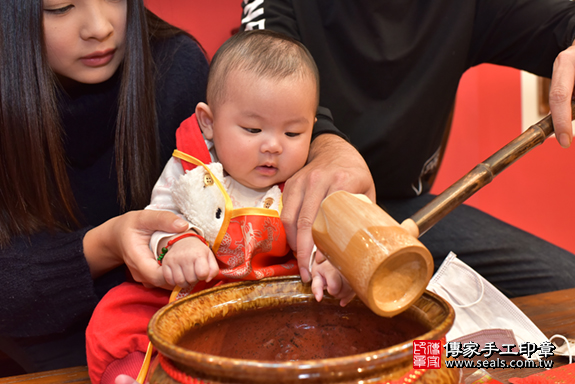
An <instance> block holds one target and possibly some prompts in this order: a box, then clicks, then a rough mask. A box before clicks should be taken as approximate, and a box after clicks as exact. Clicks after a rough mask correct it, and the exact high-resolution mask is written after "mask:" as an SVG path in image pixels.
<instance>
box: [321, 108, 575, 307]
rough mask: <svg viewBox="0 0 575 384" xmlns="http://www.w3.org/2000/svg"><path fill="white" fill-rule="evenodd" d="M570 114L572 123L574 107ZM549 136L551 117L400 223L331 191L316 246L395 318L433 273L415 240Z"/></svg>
mask: <svg viewBox="0 0 575 384" xmlns="http://www.w3.org/2000/svg"><path fill="white" fill-rule="evenodd" d="M572 111H574V113H573V116H572V119H575V103H574V104H573V105H572ZM552 134H553V122H552V120H551V116H550V115H549V116H547V117H545V118H544V119H542V120H541V121H539V122H538V123H536V124H534V125H532V126H531V127H530V128H529V129H528V130H526V131H525V132H523V133H522V134H521V135H519V136H518V137H517V138H515V139H514V140H512V141H511V142H510V143H509V144H507V145H506V146H504V147H503V148H501V149H500V150H499V151H497V152H496V153H495V154H494V155H492V156H491V157H489V158H488V159H487V160H485V161H484V162H482V163H480V164H479V165H477V166H476V167H475V168H474V169H473V170H471V171H470V172H469V173H468V174H466V175H465V176H463V177H462V178H461V179H460V180H458V181H457V182H456V183H454V184H453V185H452V186H450V187H449V188H447V189H446V190H445V191H444V192H442V193H441V194H440V195H438V196H437V197H436V198H435V199H433V200H432V201H431V202H430V203H429V204H427V205H426V206H425V207H423V208H422V209H420V210H419V211H418V212H416V213H415V214H414V215H413V216H411V218H409V219H407V220H405V221H404V222H403V223H401V225H400V224H398V223H397V222H396V221H395V220H394V219H393V218H392V217H391V216H389V215H388V214H387V213H386V212H385V211H383V210H382V209H381V208H380V207H379V206H377V205H376V204H374V203H372V202H371V201H370V200H369V199H367V197H365V196H363V195H353V194H350V193H348V192H344V191H338V192H335V193H333V194H331V195H329V196H328V197H326V198H325V199H324V201H323V202H322V204H321V207H320V209H319V212H318V215H317V217H316V219H315V221H314V224H313V226H312V234H313V238H314V241H315V244H316V245H317V247H318V249H319V250H320V251H321V252H322V253H323V254H324V255H326V257H327V258H328V260H329V261H330V262H331V263H332V264H334V265H335V266H336V267H337V268H338V269H339V270H340V271H341V273H342V274H343V275H344V276H345V277H346V279H347V280H348V281H349V283H350V285H351V286H352V288H353V289H354V291H355V292H356V294H357V295H358V297H359V298H360V299H361V300H362V301H363V302H364V303H365V304H366V305H367V306H368V307H369V308H370V309H371V310H372V311H373V312H375V313H377V314H379V315H381V316H387V317H390V316H394V315H396V314H398V313H400V312H402V311H404V310H405V309H407V308H409V307H410V306H411V305H412V304H413V303H414V302H415V301H416V300H417V299H418V298H419V297H420V296H421V295H422V294H423V292H424V291H425V288H426V287H427V284H428V283H429V280H430V279H431V275H432V274H433V258H432V256H431V254H430V252H429V251H428V250H427V248H425V246H424V245H423V244H422V243H421V242H419V240H417V238H418V237H419V236H421V235H422V234H424V233H425V232H426V231H427V230H429V229H430V228H431V227H432V226H433V225H434V224H435V223H437V222H438V221H439V220H441V219H442V218H443V217H444V216H445V215H447V214H448V213H449V212H451V211H452V210H453V209H455V208H456V207H457V206H459V205H460V204H461V203H463V202H464V201H465V200H467V199H468V198H469V197H470V196H471V195H473V194H474V193H475V192H477V191H478V190H479V189H481V188H482V187H483V186H485V185H486V184H488V183H489V182H491V180H493V178H494V177H495V176H496V175H498V174H499V173H500V172H501V171H503V170H504V169H505V168H507V167H508V166H509V165H511V164H512V163H513V162H515V161H516V160H517V159H519V158H520V157H521V156H523V155H524V154H525V153H527V152H529V151H530V150H531V149H533V148H534V147H536V146H537V145H539V144H541V143H543V142H544V141H545V139H546V138H547V137H549V136H550V135H552Z"/></svg>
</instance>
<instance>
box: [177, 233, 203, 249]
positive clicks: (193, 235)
mask: <svg viewBox="0 0 575 384" xmlns="http://www.w3.org/2000/svg"><path fill="white" fill-rule="evenodd" d="M186 237H197V238H198V239H200V240H201V241H202V243H204V244H205V245H207V246H208V247H209V246H210V244H209V243H208V242H207V240H206V239H204V238H203V237H202V236H200V235H198V234H197V233H184V234H183V235H180V236H178V237H175V238H173V239H172V240H170V241H168V245H166V247H171V246H172V245H174V244H175V243H176V242H178V241H180V240H182V239H184V238H186Z"/></svg>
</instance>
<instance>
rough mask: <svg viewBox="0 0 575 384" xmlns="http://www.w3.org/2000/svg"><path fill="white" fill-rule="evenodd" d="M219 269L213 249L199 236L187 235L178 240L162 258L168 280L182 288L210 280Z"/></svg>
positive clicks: (163, 269) (165, 277)
mask: <svg viewBox="0 0 575 384" xmlns="http://www.w3.org/2000/svg"><path fill="white" fill-rule="evenodd" d="M219 271H220V269H219V267H218V262H217V261H216V257H215V256H214V254H213V253H212V250H211V249H210V248H209V247H208V246H207V245H205V244H204V243H203V242H202V241H201V240H200V239H198V238H197V237H186V238H184V239H182V240H180V241H178V242H176V243H175V244H174V245H172V246H171V247H170V249H169V251H168V252H167V253H166V255H165V256H164V259H163V260H162V272H163V274H164V279H166V282H168V284H171V285H177V286H179V287H182V288H186V287H188V286H189V285H194V284H196V283H197V282H198V281H201V280H205V281H206V282H209V281H210V280H211V279H213V278H214V277H216V276H217V275H218V273H219Z"/></svg>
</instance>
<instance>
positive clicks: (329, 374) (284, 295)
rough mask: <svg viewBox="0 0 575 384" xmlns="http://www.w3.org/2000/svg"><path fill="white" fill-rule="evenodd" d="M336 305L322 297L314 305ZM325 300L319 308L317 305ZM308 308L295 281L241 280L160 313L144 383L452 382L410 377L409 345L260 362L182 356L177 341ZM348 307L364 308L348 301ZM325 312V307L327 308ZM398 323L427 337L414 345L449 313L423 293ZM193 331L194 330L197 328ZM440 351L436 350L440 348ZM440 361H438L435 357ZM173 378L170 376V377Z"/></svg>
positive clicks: (304, 289)
mask: <svg viewBox="0 0 575 384" xmlns="http://www.w3.org/2000/svg"><path fill="white" fill-rule="evenodd" d="M330 300H331V304H332V305H333V304H334V303H337V301H335V299H333V298H330V297H329V296H328V297H325V298H324V300H323V301H322V305H323V304H325V305H327V303H329V302H330ZM324 301H325V303H324ZM295 303H309V305H318V304H317V303H316V302H315V299H314V296H313V294H312V292H311V288H310V285H309V284H302V282H301V280H300V278H299V276H287V277H276V278H269V279H263V280H260V281H245V282H239V283H232V284H227V285H222V286H219V287H215V288H211V289H208V290H205V291H202V292H199V293H196V294H193V295H190V296H188V297H185V298H183V299H180V300H178V301H175V302H173V303H171V304H169V305H167V306H165V307H164V308H162V309H160V310H159V311H158V312H157V313H156V314H155V315H154V317H153V318H152V320H151V321H150V324H149V327H148V335H149V337H150V340H151V342H152V344H153V345H154V347H155V348H156V349H157V350H158V351H159V354H160V356H159V358H158V359H156V360H155V361H154V363H153V364H152V367H151V373H150V376H149V382H150V383H157V384H160V383H162V384H163V383H170V384H172V383H295V382H298V383H299V382H303V383H380V382H389V381H397V382H402V383H426V384H431V383H438V384H439V383H442V384H450V383H458V382H459V375H460V372H459V370H457V369H449V368H446V367H445V366H444V364H443V363H442V364H441V366H442V367H441V369H428V370H413V340H414V339H409V340H405V342H402V343H400V344H396V345H393V346H391V347H388V348H383V349H379V350H376V351H373V352H368V353H362V354H357V355H350V356H345V357H337V358H328V359H318V360H299V361H264V360H247V359H234V358H226V357H220V356H215V355H208V354H203V353H199V352H195V351H192V350H189V349H184V348H182V347H180V346H178V345H177V344H178V342H179V340H180V339H181V338H182V336H183V335H184V334H185V333H186V332H187V331H188V330H190V329H192V328H195V329H197V328H198V327H202V326H203V325H204V324H209V323H210V322H213V321H214V319H216V320H215V321H217V319H221V318H222V317H225V316H230V315H233V314H235V313H240V312H243V311H249V310H251V309H254V308H262V307H274V306H284V305H286V304H295ZM353 305H364V304H363V303H362V302H361V301H359V300H358V299H354V303H353ZM327 308H329V306H327ZM403 316H408V317H409V318H410V319H413V320H415V321H416V322H417V323H420V324H423V325H424V326H425V329H428V330H429V331H427V332H425V333H424V334H422V335H420V336H417V337H415V339H418V340H440V339H442V338H443V337H444V336H445V334H446V333H447V332H448V331H449V329H450V328H451V326H452V324H453V320H454V317H455V315H454V311H453V309H452V308H451V306H450V305H449V304H448V303H447V302H446V301H444V300H443V299H442V298H440V297H439V296H437V295H435V294H433V293H431V292H428V291H426V292H424V294H423V295H422V296H421V298H420V299H418V300H417V301H416V302H415V303H414V304H413V305H412V306H411V307H410V308H409V309H407V310H406V311H405V312H404V314H403ZM200 330H201V328H200ZM442 351H443V348H442ZM441 360H442V361H444V360H445V355H444V353H443V356H442V358H441ZM174 372H176V373H177V374H174Z"/></svg>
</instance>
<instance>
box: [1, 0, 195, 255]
mask: <svg viewBox="0 0 575 384" xmlns="http://www.w3.org/2000/svg"><path fill="white" fill-rule="evenodd" d="M2 1H3V4H2V12H1V13H0V246H5V245H7V244H8V243H9V241H10V238H12V237H13V236H20V235H30V234H33V233H35V232H39V231H42V230H65V231H70V230H73V229H76V228H78V226H79V222H78V219H77V216H78V211H77V207H76V202H75V199H74V196H73V195H72V192H71V189H70V182H69V179H68V175H67V173H66V156H65V153H64V147H63V131H62V127H61V126H60V117H59V114H58V107H57V99H56V87H57V86H58V85H57V80H56V77H55V75H54V73H53V72H52V70H51V69H50V67H49V66H48V61H47V59H46V48H45V45H44V43H43V42H44V33H43V22H42V20H43V7H42V1H41V0H2ZM181 33H185V32H183V31H182V30H180V29H177V28H175V27H173V26H171V25H169V24H168V23H166V22H164V21H163V20H161V19H160V18H158V17H157V16H155V15H154V14H152V13H151V12H149V11H148V10H146V9H145V8H144V4H143V1H142V0H128V13H127V26H126V52H125V58H124V62H123V64H122V65H121V67H120V68H119V70H120V71H122V80H121V86H120V95H119V113H118V117H117V121H116V139H115V140H116V141H115V144H116V145H115V148H116V153H115V157H116V171H117V175H118V186H119V187H118V199H119V202H120V203H121V205H122V207H123V208H124V209H130V208H143V207H144V206H145V205H146V204H148V202H149V198H150V192H151V190H152V187H153V185H154V183H155V181H156V179H157V177H158V174H159V169H160V164H159V160H158V152H159V151H158V142H159V141H158V129H157V117H156V107H155V93H154V88H153V86H151V85H152V84H154V62H153V59H152V55H151V49H150V41H151V40H152V39H162V38H167V37H170V36H173V35H176V34H181ZM128 202H129V206H128Z"/></svg>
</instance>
